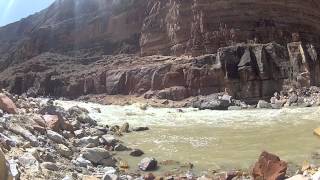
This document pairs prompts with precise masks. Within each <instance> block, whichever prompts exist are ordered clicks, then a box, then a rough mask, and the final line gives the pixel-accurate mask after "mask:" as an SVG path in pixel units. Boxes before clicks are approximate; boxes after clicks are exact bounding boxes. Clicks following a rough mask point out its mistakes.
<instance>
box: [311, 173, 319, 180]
mask: <svg viewBox="0 0 320 180" xmlns="http://www.w3.org/2000/svg"><path fill="white" fill-rule="evenodd" d="M312 180H320V171H318V172H316V173H315V174H314V175H313V176H312Z"/></svg>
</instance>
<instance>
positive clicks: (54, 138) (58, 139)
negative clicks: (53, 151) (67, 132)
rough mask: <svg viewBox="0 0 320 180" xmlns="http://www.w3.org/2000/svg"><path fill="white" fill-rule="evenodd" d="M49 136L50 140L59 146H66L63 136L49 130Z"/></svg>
mask: <svg viewBox="0 0 320 180" xmlns="http://www.w3.org/2000/svg"><path fill="white" fill-rule="evenodd" d="M47 136H48V138H49V139H50V140H52V141H54V142H56V143H59V144H64V143H65V142H66V141H65V139H64V137H63V136H62V135H60V134H59V133H56V132H54V131H51V130H47Z"/></svg>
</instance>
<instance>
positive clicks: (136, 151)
mask: <svg viewBox="0 0 320 180" xmlns="http://www.w3.org/2000/svg"><path fill="white" fill-rule="evenodd" d="M143 154H144V152H143V151H142V150H140V149H134V150H132V151H131V152H130V156H134V157H139V156H142V155H143Z"/></svg>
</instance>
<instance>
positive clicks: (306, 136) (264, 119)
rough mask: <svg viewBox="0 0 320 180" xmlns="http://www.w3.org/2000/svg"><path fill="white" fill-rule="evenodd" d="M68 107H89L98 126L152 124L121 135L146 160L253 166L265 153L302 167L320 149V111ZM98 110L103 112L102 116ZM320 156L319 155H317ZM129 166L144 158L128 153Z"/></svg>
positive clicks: (211, 166)
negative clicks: (317, 131) (316, 132)
mask: <svg viewBox="0 0 320 180" xmlns="http://www.w3.org/2000/svg"><path fill="white" fill-rule="evenodd" d="M58 102H59V104H61V105H62V106H63V107H65V108H69V107H71V106H74V105H78V106H80V107H85V108H87V109H88V110H89V111H90V116H92V117H93V118H94V119H96V120H97V121H98V122H99V123H100V124H108V125H115V124H117V125H121V124H123V123H125V122H128V123H129V124H130V126H131V127H136V126H148V127H149V128H150V130H149V131H144V132H132V133H130V134H127V135H124V136H123V137H121V140H123V141H124V142H125V144H126V145H128V146H129V147H133V148H139V149H142V150H143V151H144V152H145V153H146V156H152V157H155V158H156V159H158V160H159V161H162V160H175V161H180V162H191V163H193V164H194V165H195V167H196V168H197V169H199V170H207V169H219V168H222V169H223V168H227V169H231V168H249V167H250V166H251V165H252V164H253V163H254V162H255V161H256V160H257V158H258V156H259V154H260V153H261V151H263V150H267V151H269V152H272V153H275V154H277V155H279V156H280V157H281V159H283V160H286V161H288V162H292V163H294V164H298V165H301V164H302V163H303V161H305V160H308V161H311V155H312V153H314V152H317V150H318V149H319V150H320V138H319V137H317V136H315V135H313V130H314V129H315V128H317V127H319V126H320V118H319V117H320V107H312V108H295V109H289V108H284V109H280V110H273V109H271V110H260V109H253V110H240V111H212V110H203V111H199V110H197V109H193V108H186V109H181V110H182V112H181V111H179V110H178V109H170V108H152V107H149V108H147V109H146V110H142V109H141V108H139V105H128V106H115V105H108V106H104V105H99V104H94V103H79V102H72V101H69V102H68V101H58ZM96 108H99V109H100V110H101V113H98V112H97V110H96ZM319 152H320V151H319ZM124 159H125V160H126V161H128V162H129V165H132V166H136V164H137V163H138V162H139V161H140V160H141V158H132V157H129V156H125V155H124Z"/></svg>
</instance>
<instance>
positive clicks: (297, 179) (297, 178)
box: [287, 174, 310, 180]
mask: <svg viewBox="0 0 320 180" xmlns="http://www.w3.org/2000/svg"><path fill="white" fill-rule="evenodd" d="M309 179H310V178H308V177H306V176H304V175H301V174H298V175H295V176H292V177H290V178H288V179H287V180H309Z"/></svg>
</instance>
